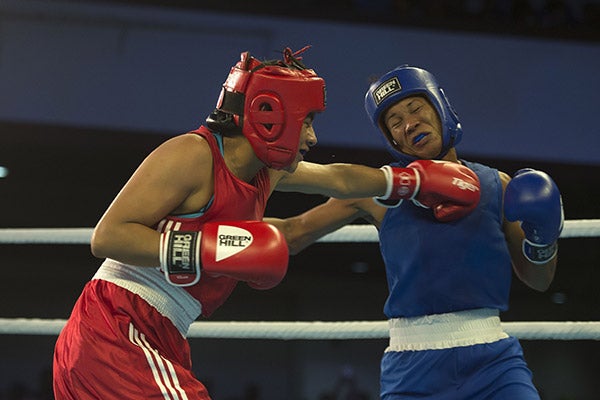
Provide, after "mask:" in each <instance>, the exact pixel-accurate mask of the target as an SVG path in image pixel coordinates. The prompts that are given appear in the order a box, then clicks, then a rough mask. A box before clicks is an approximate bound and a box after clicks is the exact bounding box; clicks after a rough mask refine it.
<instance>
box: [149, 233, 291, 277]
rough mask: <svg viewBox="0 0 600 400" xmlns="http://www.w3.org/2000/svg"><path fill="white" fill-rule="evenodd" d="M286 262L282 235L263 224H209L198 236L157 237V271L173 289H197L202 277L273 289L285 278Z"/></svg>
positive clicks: (286, 255)
mask: <svg viewBox="0 0 600 400" xmlns="http://www.w3.org/2000/svg"><path fill="white" fill-rule="evenodd" d="M288 258H289V252H288V247H287V243H286V241H285V238H284V237H283V234H281V232H280V231H279V230H277V228H275V227H274V226H273V225H270V224H267V223H264V222H261V221H232V222H207V223H206V224H204V226H203V227H202V232H180V231H169V232H165V233H163V234H161V251H160V263H161V267H162V269H163V270H164V272H165V276H166V277H167V281H168V282H169V283H171V284H173V285H175V286H191V285H193V284H195V283H196V282H198V280H200V274H201V272H202V273H206V274H209V275H210V276H227V277H230V278H234V279H237V280H240V281H244V282H247V283H248V285H249V286H250V287H252V288H254V289H271V288H273V287H275V286H277V285H278V284H279V283H280V282H281V281H282V279H283V278H284V276H285V274H286V272H287V265H288Z"/></svg>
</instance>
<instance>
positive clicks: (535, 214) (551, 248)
mask: <svg viewBox="0 0 600 400" xmlns="http://www.w3.org/2000/svg"><path fill="white" fill-rule="evenodd" d="M504 216H505V217H506V219H507V220H509V221H521V229H523V232H524V233H525V239H524V240H523V254H524V255H525V257H527V259H528V260H529V261H531V262H532V263H534V264H545V263H547V262H548V261H550V260H551V259H553V258H554V257H555V256H556V253H557V252H558V244H557V240H558V237H559V236H560V233H561V232H562V229H563V224H564V213H563V207H562V199H561V196H560V192H559V190H558V187H557V186H556V183H554V181H553V180H552V178H550V176H549V175H548V174H546V173H545V172H542V171H536V170H534V169H531V168H526V169H521V170H519V171H517V173H516V174H515V175H514V177H513V178H512V180H511V181H510V182H509V183H508V185H507V186H506V191H505V192H504Z"/></svg>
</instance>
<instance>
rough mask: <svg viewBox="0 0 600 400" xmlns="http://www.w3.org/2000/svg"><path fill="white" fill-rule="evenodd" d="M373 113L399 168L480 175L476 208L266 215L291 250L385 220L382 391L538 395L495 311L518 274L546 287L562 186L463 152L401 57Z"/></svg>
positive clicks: (457, 129)
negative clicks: (439, 164) (452, 166)
mask: <svg viewBox="0 0 600 400" xmlns="http://www.w3.org/2000/svg"><path fill="white" fill-rule="evenodd" d="M365 109H366V111H367V114H368V116H369V118H370V119H371V121H372V122H373V124H374V125H375V126H376V127H377V128H378V129H379V131H380V132H381V133H382V137H383V138H384V140H385V143H386V146H387V147H388V149H389V150H390V152H391V154H392V155H393V156H394V157H395V158H396V160H397V161H396V162H394V163H392V168H393V167H406V166H408V167H411V165H414V163H420V162H422V161H421V160H443V161H446V162H451V163H458V164H461V165H462V166H465V167H468V168H469V169H470V170H471V171H473V172H474V173H475V174H476V175H477V177H478V178H479V184H480V187H479V189H480V192H481V193H480V199H479V203H478V204H477V206H476V207H474V208H473V209H472V210H471V209H469V210H468V211H469V212H468V213H464V212H463V213H459V214H457V215H458V216H457V217H456V218H453V219H451V220H445V221H442V220H440V219H439V218H436V215H435V214H434V212H433V211H434V210H432V209H430V208H427V207H423V204H421V203H420V202H418V201H414V200H413V201H395V202H385V201H380V200H379V199H378V200H377V201H376V202H375V201H373V199H370V198H369V199H350V200H336V199H329V200H328V201H327V202H325V203H323V204H321V205H319V206H317V207H315V208H313V209H311V210H309V211H307V212H305V213H303V214H301V215H299V216H295V217H291V218H287V219H274V218H269V219H268V221H269V222H271V223H273V224H275V225H276V226H278V227H279V228H280V229H281V230H282V231H283V232H284V234H285V236H286V240H287V241H288V245H289V247H290V252H291V253H292V254H295V253H297V252H299V251H300V250H302V249H303V248H304V247H306V246H308V245H309V244H311V243H313V242H314V241H316V240H317V239H318V238H319V237H321V236H323V235H325V234H327V233H330V232H333V231H335V230H337V229H339V228H340V227H342V226H343V225H346V224H348V223H350V222H352V221H354V220H356V219H357V218H363V219H365V220H367V221H369V222H371V223H372V224H374V225H375V226H376V227H377V228H378V230H379V240H380V249H381V255H382V257H383V260H384V263H385V267H386V276H387V282H388V288H389V296H388V298H387V301H386V303H385V306H384V312H385V315H386V316H387V317H388V318H389V326H390V343H389V346H388V347H387V349H386V350H385V353H384V356H383V358H382V362H381V398H382V399H384V400H396V399H440V400H441V399H448V400H450V399H510V400H521V399H523V400H525V399H539V398H540V397H539V394H538V392H537V390H536V388H535V386H534V384H533V381H532V373H531V371H530V370H529V368H528V367H527V363H526V361H525V359H524V357H523V351H522V349H521V346H520V344H519V341H518V340H517V339H516V338H514V337H511V336H509V335H508V334H506V333H505V332H504V331H503V330H502V327H501V323H500V318H499V314H500V312H502V311H505V310H507V308H508V303H509V293H510V286H511V279H512V272H513V270H514V272H515V275H516V276H517V277H518V278H519V279H520V280H522V281H523V282H524V283H525V284H527V285H528V286H530V287H531V288H533V289H535V290H538V291H545V290H547V289H548V287H549V285H550V284H551V282H552V280H553V278H554V274H555V270H556V262H557V253H558V246H557V240H558V238H559V236H560V233H561V230H562V226H563V220H564V216H563V211H562V202H561V197H560V193H559V190H558V187H557V186H556V184H555V183H554V182H553V181H552V179H551V178H550V176H548V175H547V174H546V173H544V172H542V171H535V170H532V169H525V170H521V171H519V172H517V174H515V176H514V178H512V179H511V177H510V176H509V175H508V174H506V173H504V172H501V171H498V170H497V169H494V168H492V167H489V166H485V165H482V164H479V163H475V162H470V161H466V160H462V159H459V158H458V155H457V152H456V147H455V146H456V145H457V144H458V143H459V142H460V141H461V139H462V133H463V129H462V127H461V125H460V122H459V119H458V115H457V113H456V112H455V111H454V109H453V108H452V106H451V105H450V102H449V101H448V98H447V97H446V94H445V93H444V91H443V89H442V88H441V87H440V85H439V84H438V83H437V81H436V79H435V77H434V76H433V75H432V74H431V73H430V72H428V71H425V70H423V69H421V68H417V67H411V66H407V65H402V66H400V67H398V68H396V69H394V70H392V71H390V72H388V73H387V74H385V75H384V76H382V77H381V78H380V79H379V80H378V81H377V82H375V83H374V84H373V85H371V87H370V88H369V90H368V92H367V94H366V97H365ZM411 163H412V164H411Z"/></svg>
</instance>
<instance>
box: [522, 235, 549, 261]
mask: <svg viewBox="0 0 600 400" xmlns="http://www.w3.org/2000/svg"><path fill="white" fill-rule="evenodd" d="M557 253H558V243H557V242H556V241H555V242H553V243H550V244H537V243H533V242H531V241H529V240H527V239H524V240H523V255H524V256H525V258H527V259H528V260H529V261H531V262H532V263H533V264H546V263H547V262H548V261H550V260H552V259H553V258H554V257H556V254H557Z"/></svg>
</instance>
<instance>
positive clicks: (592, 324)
mask: <svg viewBox="0 0 600 400" xmlns="http://www.w3.org/2000/svg"><path fill="white" fill-rule="evenodd" d="M65 323H66V320H64V319H37V318H0V334H3V335H58V334H59V333H60V331H61V330H62V328H63V326H64V325H65ZM502 328H503V329H504V330H505V331H506V332H507V333H508V334H509V335H512V336H515V337H517V338H519V339H523V340H600V321H576V322H575V321H567V322H503V323H502ZM188 337H189V338H213V339H279V340H306V339H311V340H331V339H387V338H389V334H388V323H387V321H343V322H320V321H313V322H261V321H257V322H237V321H233V322H206V321H202V322H200V321H197V322H194V323H192V326H191V327H190V330H189V332H188Z"/></svg>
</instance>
